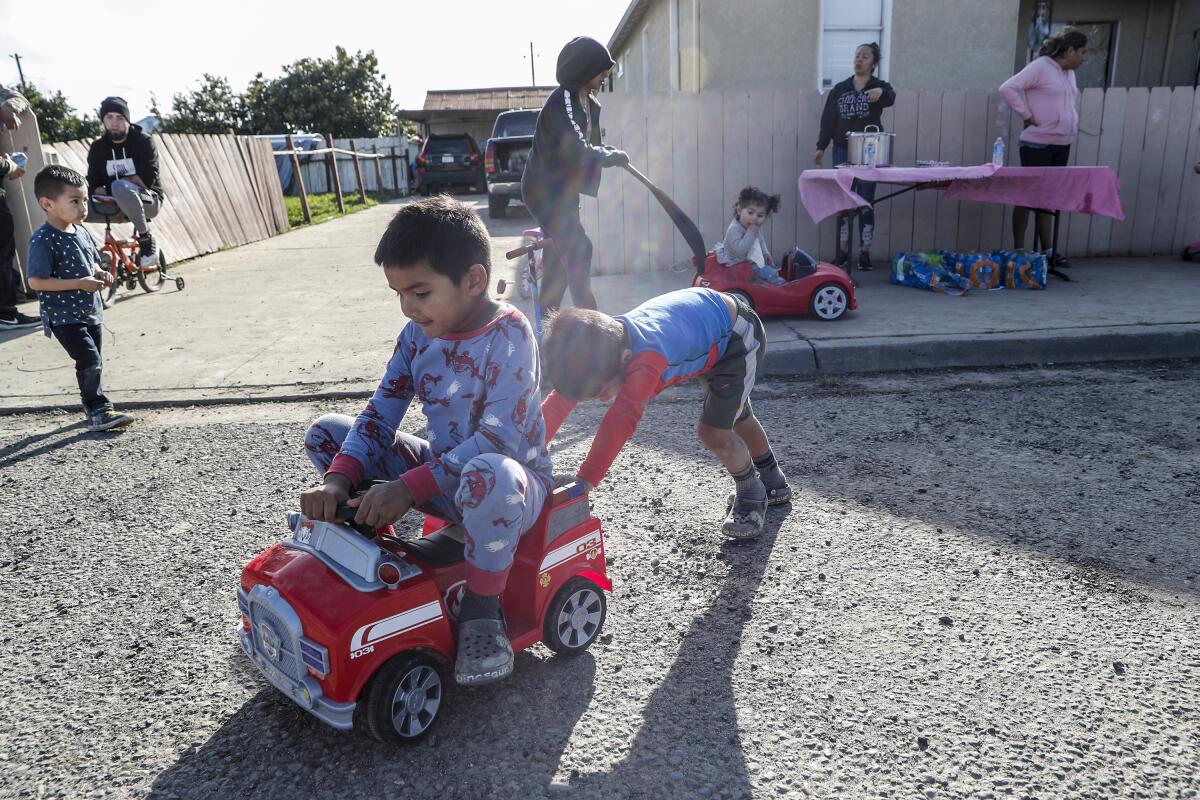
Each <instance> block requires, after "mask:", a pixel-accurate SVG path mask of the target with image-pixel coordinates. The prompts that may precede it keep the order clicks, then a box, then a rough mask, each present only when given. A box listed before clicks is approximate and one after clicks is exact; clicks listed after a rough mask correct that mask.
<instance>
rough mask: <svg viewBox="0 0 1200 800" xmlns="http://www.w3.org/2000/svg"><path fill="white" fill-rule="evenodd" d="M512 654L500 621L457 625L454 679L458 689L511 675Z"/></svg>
mask: <svg viewBox="0 0 1200 800" xmlns="http://www.w3.org/2000/svg"><path fill="white" fill-rule="evenodd" d="M512 671H513V651H512V645H511V644H509V641H508V632H507V630H506V629H505V627H504V620H502V619H468V620H464V621H462V622H460V623H459V624H458V656H457V657H456V658H455V659H454V680H455V681H456V682H458V684H459V685H461V686H482V685H483V684H485V683H495V682H496V681H499V680H503V679H504V678H507V677H508V676H509V675H511V674H512Z"/></svg>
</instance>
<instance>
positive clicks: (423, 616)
mask: <svg viewBox="0 0 1200 800" xmlns="http://www.w3.org/2000/svg"><path fill="white" fill-rule="evenodd" d="M441 618H442V606H441V603H439V602H438V601H437V600H434V601H432V602H430V603H426V604H425V605H423V606H417V607H416V608H410V609H409V610H408V611H403V612H401V613H399V614H396V615H394V616H391V617H388V618H387V619H381V620H379V621H377V622H370V623H367V624H366V625H363V626H362V627H361V628H359V629H358V630H357V631H355V632H354V638H353V639H351V640H350V651H351V652H353V651H355V650H358V649H360V648H362V647H364V646H366V645H368V644H378V643H379V642H382V641H383V640H384V639H390V638H392V637H393V636H399V635H400V634H402V633H405V632H407V631H411V630H412V629H413V628H419V627H421V626H422V625H428V624H429V623H430V622H433V621H434V620H439V619H441Z"/></svg>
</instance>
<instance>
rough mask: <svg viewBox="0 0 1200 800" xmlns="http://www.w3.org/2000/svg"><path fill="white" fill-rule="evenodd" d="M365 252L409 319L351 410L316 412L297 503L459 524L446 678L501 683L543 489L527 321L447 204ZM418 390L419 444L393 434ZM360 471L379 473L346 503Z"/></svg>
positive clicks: (545, 477)
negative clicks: (457, 592)
mask: <svg viewBox="0 0 1200 800" xmlns="http://www.w3.org/2000/svg"><path fill="white" fill-rule="evenodd" d="M375 261H376V262H377V263H379V264H380V265H381V266H382V267H383V271H384V274H385V276H386V277H387V281H388V285H389V286H391V288H392V289H393V290H394V291H395V292H396V293H397V294H398V295H399V296H400V304H401V309H402V311H403V312H404V315H405V316H407V317H408V318H409V320H410V322H409V323H408V324H407V325H406V326H405V327H404V330H403V331H401V333H400V336H399V337H398V339H397V341H396V347H395V350H394V351H393V353H392V357H391V360H390V361H389V362H388V366H387V371H386V373H385V374H384V376H383V379H382V380H381V381H380V384H379V387H378V388H377V389H376V390H375V394H374V395H373V396H372V397H371V399H370V400H369V401H368V402H367V404H366V407H365V408H364V409H363V410H362V412H361V413H360V414H359V415H358V417H357V418H356V419H352V418H350V417H348V416H345V415H341V414H326V415H325V416H323V417H321V418H319V419H318V420H317V421H316V422H314V423H313V424H312V427H311V428H310V429H309V432H308V435H307V437H306V439H305V443H304V444H305V448H306V450H307V451H308V455H309V458H310V459H311V460H312V462H313V466H315V467H316V469H317V472H318V473H320V474H321V476H322V479H323V480H322V483H321V484H320V485H318V486H315V487H313V488H311V489H308V490H307V491H305V492H304V493H303V494H302V495H301V497H300V508H301V511H303V513H304V514H305V515H306V516H307V517H309V518H310V519H319V520H332V519H334V517H335V514H336V511H337V507H338V505H339V504H342V503H346V504H349V505H351V506H357V508H358V512H357V515H356V516H355V520H356V521H357V522H359V523H363V524H367V525H374V526H376V527H382V526H383V525H386V524H388V523H390V522H392V521H394V520H396V519H398V518H399V517H400V516H402V515H403V514H404V513H405V512H407V511H408V510H409V509H410V508H418V509H420V510H426V511H428V512H430V513H432V514H434V515H436V516H438V517H441V518H443V519H447V520H450V521H452V522H457V523H460V524H461V525H462V526H463V527H464V528H465V530H466V534H467V539H466V559H467V566H466V577H467V587H466V592H465V594H464V597H463V602H462V609H461V611H460V612H459V629H458V655H457V659H456V662H455V667H454V674H455V678H456V680H458V682H459V683H464V684H481V683H489V682H491V681H495V680H500V679H501V678H504V677H505V676H507V675H508V674H509V673H511V672H512V668H513V653H512V648H511V646H510V644H509V641H508V636H507V634H506V629H505V624H504V618H503V615H502V614H501V611H500V603H499V599H500V595H501V594H502V593H503V591H504V587H505V583H506V582H507V579H508V572H509V568H510V567H511V566H512V562H513V554H514V552H515V551H516V547H517V542H518V540H519V539H520V537H521V535H522V534H523V533H525V531H527V530H528V529H529V528H530V527H531V526H532V525H533V523H534V521H535V520H537V518H538V515H539V514H540V513H541V510H542V505H543V504H544V502H545V500H546V496H547V494H548V493H549V492H550V491H552V489H553V478H552V476H551V471H550V459H549V456H547V454H546V444H545V436H546V430H545V425H544V423H543V422H542V413H541V393H540V390H539V388H538V387H539V384H540V381H541V373H540V365H539V361H538V355H537V344H536V341H535V339H534V335H533V330H532V328H531V327H530V325H529V321H528V320H527V319H526V318H525V317H524V315H522V314H521V312H520V311H518V310H517V309H515V308H513V307H511V306H508V305H504V304H500V303H497V302H496V301H494V300H492V299H491V298H490V297H489V296H488V292H487V289H488V285H489V282H490V270H491V257H490V242H489V240H488V235H487V231H486V230H485V229H484V227H483V222H482V221H481V220H480V219H479V216H478V215H477V214H476V213H475V212H474V211H472V210H470V209H469V208H467V207H466V206H464V205H462V204H461V203H459V202H457V201H455V200H452V199H450V198H448V197H435V198H431V199H429V200H423V201H421V202H419V203H413V204H411V205H408V206H405V207H404V208H402V209H401V210H400V211H399V212H397V214H396V216H395V217H394V218H393V219H392V222H391V223H390V224H389V225H388V229H387V231H386V232H385V233H384V235H383V238H382V239H381V240H380V242H379V247H378V249H377V250H376V251H375ZM414 397H415V398H416V399H417V400H418V401H420V403H421V406H422V408H423V410H424V412H425V416H426V418H427V419H428V436H429V440H428V441H425V440H423V439H420V438H418V437H416V436H412V435H411V434H408V433H405V432H403V431H400V430H399V426H400V422H401V420H402V419H403V418H404V414H405V412H406V411H407V410H408V406H409V404H410V403H411V401H412V400H413V398H414ZM365 480H384V481H388V483H384V484H379V485H377V486H374V487H373V488H371V489H370V490H369V491H368V492H367V493H366V494H365V495H363V497H362V498H361V499H356V500H351V499H350V496H351V493H352V491H353V489H354V487H356V486H357V485H359V484H360V483H362V482H363V481H365Z"/></svg>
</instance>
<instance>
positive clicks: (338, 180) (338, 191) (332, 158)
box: [325, 133, 346, 214]
mask: <svg viewBox="0 0 1200 800" xmlns="http://www.w3.org/2000/svg"><path fill="white" fill-rule="evenodd" d="M325 146H326V147H328V148H329V152H328V153H326V154H325V156H326V158H325V171H326V174H328V173H330V172H332V173H333V193H334V195H335V196H336V197H337V207H338V213H339V214H345V213H346V201H345V200H344V199H343V198H342V176H341V175H339V174H338V168H337V153H335V152H333V134H332V133H327V134H325Z"/></svg>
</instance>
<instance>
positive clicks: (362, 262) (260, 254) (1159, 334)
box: [0, 195, 1200, 413]
mask: <svg viewBox="0 0 1200 800" xmlns="http://www.w3.org/2000/svg"><path fill="white" fill-rule="evenodd" d="M464 199H467V200H470V201H471V202H472V203H474V204H475V206H476V207H477V208H480V209H481V210H482V209H484V208H485V206H486V198H483V197H482V196H478V195H476V196H473V197H470V198H464ZM394 210H395V209H394V207H391V206H380V207H377V208H373V209H370V210H367V211H363V212H359V213H357V214H354V215H351V216H349V217H346V218H343V219H339V220H334V221H332V222H328V223H325V224H322V225H318V226H315V227H311V228H302V229H299V230H296V231H292V232H290V233H287V234H284V235H282V236H278V237H275V238H274V239H268V240H265V241H262V242H257V243H254V244H250V245H246V246H244V247H239V248H237V249H234V250H228V251H225V252H221V253H216V254H213V255H210V256H206V257H204V258H201V259H197V260H195V261H192V262H190V263H188V264H185V265H183V266H182V267H181V268H180V274H182V275H184V276H185V277H186V278H187V288H186V289H185V290H184V291H182V292H177V291H176V290H175V289H174V287H173V286H171V285H170V284H167V288H164V289H163V290H162V291H161V292H159V293H157V294H154V295H147V294H144V293H142V292H141V291H140V290H135V291H133V292H127V291H122V293H121V294H120V295H118V297H119V300H118V302H117V303H116V305H115V306H114V307H113V308H111V309H109V310H108V311H107V312H106V314H105V322H104V327H105V341H104V360H105V389H106V390H107V392H108V393H109V395H110V396H111V397H112V398H113V400H114V401H115V402H116V403H117V404H118V405H120V406H125V407H136V406H140V405H157V404H191V403H199V402H214V401H222V402H224V401H236V400H246V399H281V398H291V397H311V396H328V395H337V394H361V393H364V392H369V391H371V390H372V389H373V388H374V386H375V382H376V381H377V380H378V378H379V376H380V374H381V373H382V371H383V367H384V364H385V362H386V361H387V358H388V356H389V355H390V353H391V346H392V341H393V340H394V338H395V335H396V333H397V332H398V331H399V330H400V328H401V327H402V326H403V324H404V319H403V317H402V316H401V314H400V305H399V301H398V300H397V299H396V298H395V296H394V295H393V294H392V293H391V292H390V290H388V289H387V287H386V285H385V284H384V281H383V276H382V275H381V273H380V271H379V269H378V267H376V266H375V265H374V263H373V261H372V256H373V254H374V251H375V245H376V242H377V241H378V238H379V235H380V234H381V233H382V231H383V229H384V227H385V226H386V225H387V221H388V219H389V218H390V216H391V214H392V213H393V212H394ZM510 213H512V212H510ZM515 217H516V218H514V219H509V220H499V221H489V228H490V229H491V231H492V235H493V261H494V263H495V264H496V276H495V277H509V278H511V275H512V265H511V264H509V263H508V262H506V261H505V259H504V255H503V254H504V251H505V250H508V249H511V248H512V247H514V246H516V244H517V243H518V241H519V237H520V233H521V230H522V229H524V228H526V227H530V226H532V225H533V223H532V221H531V220H530V219H529V217H528V216H525V215H524V214H523V213H522V212H520V211H515ZM855 275H856V277H857V278H858V279H859V281H860V282H861V283H862V288H861V290H860V292H859V309H858V310H857V311H854V312H850V313H849V314H848V315H847V316H846V317H845V318H844V319H842V320H840V321H838V322H833V323H822V322H818V321H814V320H811V319H808V318H803V317H801V318H794V319H788V320H772V321H769V323H768V325H767V329H768V333H769V336H770V340H771V346H770V350H769V354H768V360H767V371H768V373H769V374H775V375H785V374H790V375H810V374H817V373H825V374H829V373H848V372H873V371H888V370H907V369H929V368H945V367H963V366H1004V365H1020V364H1046V363H1060V364H1061V363H1073V362H1088V361H1111V360H1121V359H1154V358H1196V357H1200V266H1196V265H1193V264H1185V263H1183V262H1180V261H1176V260H1172V259H1168V258H1162V259H1105V260H1098V261H1082V262H1079V263H1078V264H1077V266H1076V267H1074V268H1073V269H1072V270H1071V271H1070V275H1071V277H1072V279H1073V280H1072V281H1071V282H1070V283H1063V282H1061V281H1057V280H1052V283H1051V285H1050V288H1049V290H1047V291H1044V292H1035V291H1008V290H1003V291H996V292H974V293H971V294H968V295H966V296H964V297H947V296H944V295H939V294H932V293H929V292H924V291H920V290H917V289H911V288H905V287H898V286H892V285H890V284H888V282H887V271H886V270H884V269H877V270H876V271H874V272H870V273H855ZM689 282H690V275H689V274H687V273H674V272H671V271H669V270H668V271H663V272H656V273H651V274H639V275H620V276H600V277H597V278H596V279H595V289H596V295H597V297H599V298H600V302H601V307H602V309H603V310H605V311H609V312H611V313H618V312H621V311H626V310H628V309H629V308H631V307H633V306H634V305H636V304H637V303H639V302H641V301H642V300H644V299H646V298H648V297H652V296H654V295H656V294H659V293H661V292H664V291H667V290H670V289H673V288H678V287H682V286H687V285H688V284H689ZM509 294H510V295H515V292H514V291H512V290H510V292H509ZM518 305H521V306H522V307H524V308H525V309H526V311H528V310H529V304H528V302H527V301H526V302H524V303H520V302H519V303H518ZM22 310H23V311H25V312H26V313H36V306H34V305H30V306H26V307H24V308H23V309H22ZM0 374H3V375H4V381H3V384H2V386H0V413H4V412H12V411H20V410H26V409H44V408H48V407H60V408H66V409H71V410H74V409H75V408H76V407H77V404H78V390H77V387H76V385H75V375H74V370H73V368H72V364H71V362H70V360H69V359H68V358H67V357H66V355H65V354H64V353H63V351H62V349H61V348H60V347H59V345H58V344H57V343H56V342H55V341H53V340H51V339H47V338H45V337H43V336H42V334H41V331H40V329H35V330H32V331H21V332H9V333H0Z"/></svg>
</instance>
